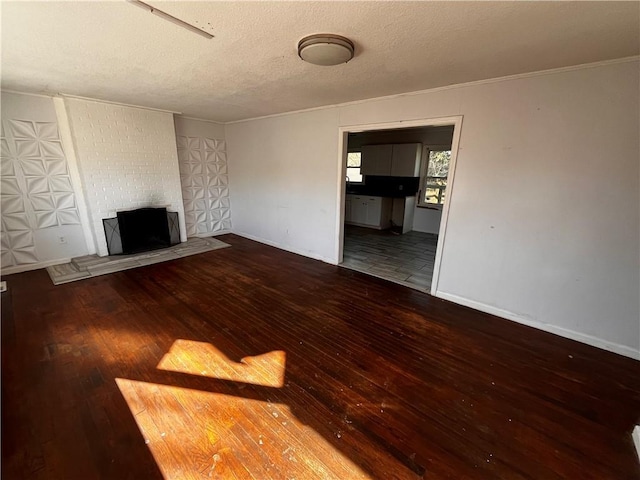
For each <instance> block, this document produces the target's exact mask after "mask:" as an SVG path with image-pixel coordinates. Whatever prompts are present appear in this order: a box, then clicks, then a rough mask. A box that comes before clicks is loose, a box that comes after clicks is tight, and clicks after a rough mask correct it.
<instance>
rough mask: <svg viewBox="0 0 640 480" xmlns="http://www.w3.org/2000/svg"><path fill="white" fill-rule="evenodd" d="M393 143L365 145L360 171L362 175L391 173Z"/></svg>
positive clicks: (386, 174) (387, 174) (385, 174)
mask: <svg viewBox="0 0 640 480" xmlns="http://www.w3.org/2000/svg"><path fill="white" fill-rule="evenodd" d="M392 156H393V145H363V146H362V157H361V159H362V160H361V164H360V165H361V166H360V172H362V175H380V176H387V177H388V176H389V175H391V157H392Z"/></svg>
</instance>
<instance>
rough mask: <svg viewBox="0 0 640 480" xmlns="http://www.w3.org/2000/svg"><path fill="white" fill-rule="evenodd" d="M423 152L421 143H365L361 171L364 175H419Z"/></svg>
mask: <svg viewBox="0 0 640 480" xmlns="http://www.w3.org/2000/svg"><path fill="white" fill-rule="evenodd" d="M421 153H422V145H421V144H419V143H398V144H393V145H363V146H362V163H361V165H362V166H361V168H360V171H361V172H362V174H363V175H379V176H387V177H388V176H392V177H418V176H419V175H420V155H421Z"/></svg>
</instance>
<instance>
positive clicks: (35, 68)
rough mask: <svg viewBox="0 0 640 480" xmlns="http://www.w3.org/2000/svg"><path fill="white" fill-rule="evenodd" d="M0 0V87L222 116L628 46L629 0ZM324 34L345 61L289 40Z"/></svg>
mask: <svg viewBox="0 0 640 480" xmlns="http://www.w3.org/2000/svg"><path fill="white" fill-rule="evenodd" d="M148 3H150V4H152V5H154V6H156V7H158V8H160V9H162V10H164V11H166V12H168V13H170V14H172V15H174V16H176V17H178V18H180V19H182V20H185V21H187V22H189V23H192V24H195V25H197V26H200V27H203V28H205V29H206V30H207V31H210V32H211V33H213V34H214V35H215V38H213V39H211V40H207V39H205V38H202V37H200V36H198V35H196V34H194V33H192V32H189V31H188V30H185V29H182V28H180V27H178V26H176V25H174V24H172V23H169V22H167V21H165V20H163V19H161V18H158V17H157V16H155V15H152V14H151V13H149V12H146V11H144V10H142V9H140V8H137V7H136V6H134V5H131V4H129V3H127V2H126V1H124V0H120V1H106V2H100V1H86V2H79V1H72V2H7V1H3V2H2V4H1V9H2V10H1V14H2V65H1V66H2V87H3V88H5V89H12V90H19V91H27V92H39V93H63V94H71V95H78V96H85V97H92V98H97V99H103V100H110V101H116V102H123V103H130V104H136V105H143V106H147V107H155V108H160V109H167V110H172V111H177V112H182V113H184V114H185V115H188V116H193V117H199V118H204V119H210V120H216V121H220V122H228V121H234V120H240V119H246V118H253V117H258V116H263V115H269V114H274V113H280V112H287V111H293V110H300V109H305V108H310V107H317V106H322V105H330V104H335V103H341V102H348V101H353V100H361V99H366V98H372V97H379V96H384V95H391V94H397V93H404V92H411V91H417V90H423V89H428V88H434V87H440V86H445V85H450V84H456V83H464V82H470V81H475V80H482V79H488V78H495V77H500V76H505V75H511V74H518V73H525V72H532V71H538V70H544V69H550V68H555V67H563V66H569V65H578V64H582V63H589V62H595V61H600V60H608V59H614V58H622V57H628V56H633V55H638V53H639V45H640V35H639V30H640V28H639V26H640V3H639V2H609V1H605V2H420V1H418V2H399V1H389V2H370V1H351V2H332V1H315V2H284V1H282V2H267V1H265V2H245V1H235V2H162V1H157V0H148ZM327 32H329V33H336V34H339V35H343V36H346V37H348V38H350V39H351V40H353V42H354V43H355V46H356V55H355V58H354V59H353V60H352V61H351V62H349V63H347V64H342V65H338V66H335V67H320V66H315V65H310V64H307V63H304V62H303V61H301V60H300V59H299V58H298V56H297V51H296V47H297V43H298V40H300V38H302V37H304V36H306V35H310V34H314V33H327Z"/></svg>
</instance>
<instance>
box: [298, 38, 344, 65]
mask: <svg viewBox="0 0 640 480" xmlns="http://www.w3.org/2000/svg"><path fill="white" fill-rule="evenodd" d="M353 53H354V48H353V42H352V41H351V40H349V39H348V38H345V37H341V36H340V35H333V34H330V33H320V34H316V35H309V36H308V37H304V38H303V39H302V40H300V41H299V42H298V56H299V57H300V58H301V59H302V60H304V61H305V62H309V63H313V64H314V65H323V66H329V65H338V64H340V63H347V62H348V61H349V60H351V59H352V58H353Z"/></svg>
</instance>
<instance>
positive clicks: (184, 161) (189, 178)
mask: <svg viewBox="0 0 640 480" xmlns="http://www.w3.org/2000/svg"><path fill="white" fill-rule="evenodd" d="M177 144H178V162H179V167H180V182H181V183H182V198H183V202H184V213H185V221H186V224H187V235H188V236H191V237H192V236H195V235H206V234H209V233H214V232H217V231H220V230H228V229H230V228H231V214H230V203H229V187H228V185H229V175H228V171H227V153H226V145H225V142H224V140H216V139H212V138H202V137H192V136H183V135H178V136H177Z"/></svg>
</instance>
